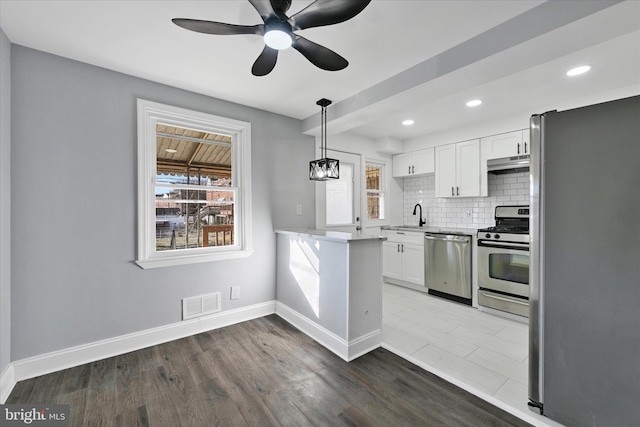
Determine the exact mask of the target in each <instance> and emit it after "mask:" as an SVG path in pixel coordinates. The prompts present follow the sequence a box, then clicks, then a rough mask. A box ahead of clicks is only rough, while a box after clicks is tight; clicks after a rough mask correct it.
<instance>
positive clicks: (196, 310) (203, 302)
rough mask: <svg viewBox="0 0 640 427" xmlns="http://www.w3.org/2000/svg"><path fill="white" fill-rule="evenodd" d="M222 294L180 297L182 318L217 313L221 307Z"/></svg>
mask: <svg viewBox="0 0 640 427" xmlns="http://www.w3.org/2000/svg"><path fill="white" fill-rule="evenodd" d="M221 301H222V294H221V293H220V292H214V293H212V294H206V295H198V296H197V297H190V298H183V299H182V320H187V319H192V318H194V317H200V316H205V315H207V314H212V313H217V312H219V311H220V310H221V309H222V308H221Z"/></svg>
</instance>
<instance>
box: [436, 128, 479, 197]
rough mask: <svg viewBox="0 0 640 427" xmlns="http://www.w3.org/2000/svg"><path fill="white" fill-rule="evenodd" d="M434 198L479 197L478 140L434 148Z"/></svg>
mask: <svg viewBox="0 0 640 427" xmlns="http://www.w3.org/2000/svg"><path fill="white" fill-rule="evenodd" d="M435 169H436V197H477V196H480V140H479V139H472V140H470V141H464V142H458V143H457V144H447V145H441V146H439V147H436V148H435Z"/></svg>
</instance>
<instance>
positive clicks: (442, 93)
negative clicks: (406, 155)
mask: <svg viewBox="0 0 640 427" xmlns="http://www.w3.org/2000/svg"><path fill="white" fill-rule="evenodd" d="M344 1H348V0H344ZM310 3H311V1H308V0H293V5H292V7H291V9H290V11H289V15H291V14H293V13H295V12H296V11H298V10H301V9H302V8H304V7H305V6H307V5H309V4H310ZM614 3H617V2H606V1H574V0H567V1H553V2H544V1H514V0H512V1H504V0H498V1H483V0H475V1H451V0H449V1H431V0H423V1H420V0H410V1H403V0H373V1H372V2H371V4H370V5H369V6H368V7H367V8H366V9H365V10H364V11H363V12H362V13H361V14H359V15H358V16H356V17H355V18H353V19H351V20H349V21H346V22H344V23H341V24H337V25H333V26H327V27H320V28H313V29H308V30H304V31H301V32H299V34H301V35H303V36H304V37H306V38H308V39H310V40H312V41H315V42H317V43H320V44H322V45H324V46H326V47H328V48H330V49H332V50H334V51H336V52H338V53H339V54H341V55H342V56H344V57H345V58H346V59H347V60H349V62H350V65H349V67H347V68H346V69H345V70H342V71H337V72H328V71H323V70H320V69H318V68H316V67H315V66H313V65H312V64H310V63H309V62H308V61H307V60H306V59H305V58H304V57H303V56H302V55H300V54H299V53H298V52H297V51H295V50H293V49H289V50H287V51H283V52H281V53H280V55H279V58H278V63H277V65H276V67H275V69H274V70H273V71H272V72H271V73H270V74H269V75H267V76H265V77H255V76H253V75H252V74H251V66H252V64H253V62H254V61H255V59H256V58H257V56H258V55H259V54H260V52H261V51H262V47H263V42H262V40H261V38H260V37H257V36H253V35H234V36H214V35H206V34H199V33H194V32H191V31H186V30H184V29H182V28H179V27H177V26H175V25H174V24H173V23H171V18H176V17H181V18H193V19H203V20H212V21H221V22H229V23H236V24H243V25H254V24H258V23H261V19H260V16H259V15H258V13H257V12H256V11H255V10H254V9H253V7H252V6H251V5H250V4H249V3H248V2H247V1H245V0H233V1H219V0H214V1H142V0H135V1H117V0H104V1H99V0H90V1H77V0H76V1H54V0H49V1H30V0H0V26H1V27H2V29H3V30H4V32H5V33H6V34H7V36H8V37H9V39H10V40H11V42H12V43H15V44H19V45H23V46H27V47H31V48H34V49H38V50H42V51H45V52H50V53H53V54H56V55H60V56H63V57H67V58H71V59H75V60H78V61H82V62H86V63H89V64H93V65H97V66H100V67H104V68H108V69H112V70H115V71H119V72H122V73H126V74H130V75H134V76H138V77H142V78H145V79H148V80H152V81H156V82H160V83H164V84H168V85H171V86H176V87H179V88H183V89H187V90H190V91H194V92H198V93H202V94H206V95H210V96H213V97H215V98H220V99H224V100H228V101H232V102H237V103H239V104H243V105H248V106H251V107H255V108H259V109H262V110H267V111H272V112H275V113H279V114H283V115H286V116H290V117H294V118H298V119H305V121H304V122H303V129H304V130H305V131H308V132H309V133H314V132H315V131H316V128H317V124H319V118H318V111H319V107H318V106H317V105H316V104H315V103H316V101H317V100H318V99H320V98H329V99H331V100H333V102H334V104H333V105H332V106H331V107H329V119H330V125H329V129H330V130H332V133H335V132H342V131H349V132H351V133H354V134H358V135H362V136H366V137H370V138H380V137H385V136H388V137H394V138H397V139H401V140H406V139H410V138H415V137H418V136H420V135H425V134H430V133H437V132H442V131H445V130H447V129H450V128H453V127H464V126H471V125H474V124H477V123H480V122H483V121H490V120H498V119H499V118H501V117H504V116H508V115H513V114H515V113H528V114H532V113H540V112H543V110H549V109H555V108H559V109H560V108H568V107H575V106H580V105H585V104H581V103H582V102H584V103H590V102H594V101H596V102H597V101H605V100H608V99H613V98H615V97H621V96H629V95H636V94H640V1H637V0H627V1H624V2H622V3H619V4H614ZM609 4H613V5H612V6H610V7H605V8H603V7H604V6H605V5H609ZM597 9H601V10H597ZM582 63H588V64H591V65H592V66H593V70H592V71H591V72H589V73H587V74H586V75H583V76H580V77H577V78H574V79H569V78H567V77H566V76H565V75H564V73H565V71H566V70H567V69H569V68H571V67H572V66H575V65H578V64H582ZM471 98H481V99H483V100H484V103H483V105H482V106H480V107H477V108H475V109H473V110H472V109H469V108H467V107H465V106H464V102H466V101H467V100H469V99H471ZM540 109H543V110H540ZM405 118H413V119H414V120H415V121H416V124H415V125H414V126H411V127H403V126H402V125H400V121H401V120H403V119H405Z"/></svg>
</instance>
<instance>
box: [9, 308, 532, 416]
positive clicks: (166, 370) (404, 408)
mask: <svg viewBox="0 0 640 427" xmlns="http://www.w3.org/2000/svg"><path fill="white" fill-rule="evenodd" d="M6 403H68V404H70V408H71V425H73V426H80V425H90V426H98V425H102V426H123V427H129V426H171V427H174V426H296V427H298V426H394V427H396V426H470V427H471V426H473V427H477V426H526V425H529V424H527V423H525V422H523V421H522V420H520V419H518V418H516V417H514V416H512V415H510V414H508V413H506V412H504V411H502V410H500V409H498V408H496V407H494V406H492V405H490V404H489V403H487V402H485V401H483V400H481V399H479V398H477V397H475V396H473V395H472V394H470V393H467V392H466V391H464V390H462V389H460V388H458V387H456V386H454V385H452V384H450V383H448V382H446V381H444V380H442V379H440V378H438V377H436V376H435V375H432V374H430V373H428V372H426V371H424V370H423V369H421V368H419V367H417V366H415V365H413V364H411V363H409V362H407V361H406V360H404V359H402V358H400V357H398V356H396V355H394V354H393V353H390V352H389V351H387V350H384V349H377V350H375V351H373V352H371V353H369V354H367V355H365V356H362V357H360V358H358V359H356V360H354V361H352V362H350V363H346V362H344V361H343V360H342V359H340V358H339V357H337V356H335V355H334V354H333V353H331V352H330V351H328V350H326V349H325V348H324V347H322V346H321V345H319V344H318V343H316V342H315V341H313V340H312V339H310V338H308V337H307V336H306V335H304V334H303V333H301V332H300V331H298V330H297V329H295V328H294V327H292V326H291V325H289V324H288V323H287V322H286V321H284V320H282V319H280V318H279V317H278V316H275V315H272V316H268V317H264V318H260V319H256V320H252V321H248V322H244V323H241V324H237V325H233V326H228V327H226V328H221V329H217V330H213V331H210V332H207V333H202V334H199V335H195V336H192V337H188V338H184V339H180V340H177V341H172V342H169V343H166V344H161V345H157V346H154V347H149V348H145V349H143V350H139V351H134V352H131V353H127V354H123V355H120V356H116V357H111V358H108V359H104V360H100V361H97V362H94V363H89V364H86V365H83V366H78V367H75V368H70V369H66V370H64V371H59V372H55V373H52V374H48V375H43V376H41V377H37V378H33V379H30V380H25V381H20V382H19V383H18V384H17V385H16V387H15V388H14V390H13V392H12V393H11V395H10V396H9V399H8V400H7V402H6Z"/></svg>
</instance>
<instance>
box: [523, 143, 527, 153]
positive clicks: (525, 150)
mask: <svg viewBox="0 0 640 427" xmlns="http://www.w3.org/2000/svg"><path fill="white" fill-rule="evenodd" d="M524 154H527V143H526V142H525V143H524Z"/></svg>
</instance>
